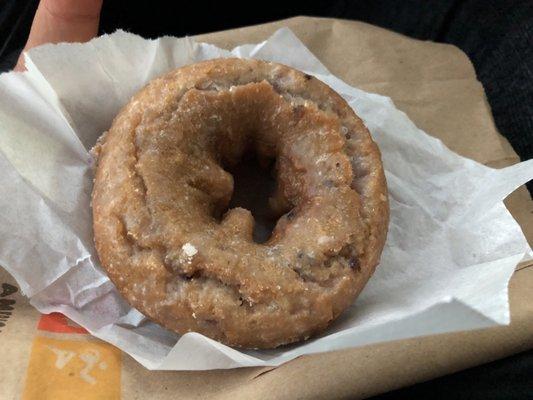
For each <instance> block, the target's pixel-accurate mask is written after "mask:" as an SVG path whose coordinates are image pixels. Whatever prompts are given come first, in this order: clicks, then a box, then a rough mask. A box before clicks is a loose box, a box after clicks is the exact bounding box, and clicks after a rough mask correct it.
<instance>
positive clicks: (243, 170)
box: [226, 155, 278, 243]
mask: <svg viewBox="0 0 533 400" xmlns="http://www.w3.org/2000/svg"><path fill="white" fill-rule="evenodd" d="M226 170H227V171H228V172H229V173H230V174H232V175H233V181H234V187H233V196H232V198H231V201H230V204H229V209H231V208H235V207H242V208H246V209H247V210H250V211H251V212H252V215H253V216H254V220H255V224H254V234H253V238H254V241H255V242H256V243H264V242H266V241H267V240H268V239H269V238H270V235H271V234H272V230H273V229H274V226H275V225H276V222H277V217H278V216H277V215H273V214H272V211H271V209H270V207H269V204H268V199H269V197H270V196H271V195H272V193H273V192H274V190H275V188H276V179H275V177H274V174H273V162H271V163H270V165H269V166H268V167H267V168H263V167H261V165H260V164H259V162H258V160H257V158H256V157H255V156H254V155H247V156H245V157H244V158H243V159H242V160H241V161H240V162H239V163H238V164H237V165H235V166H231V167H227V168H226Z"/></svg>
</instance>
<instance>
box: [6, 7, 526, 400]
mask: <svg viewBox="0 0 533 400" xmlns="http://www.w3.org/2000/svg"><path fill="white" fill-rule="evenodd" d="M282 26H288V27H289V28H291V29H292V30H293V31H294V33H295V34H296V35H297V36H298V37H299V38H300V39H301V40H302V41H303V42H304V43H305V45H306V46H307V47H308V48H309V49H310V50H311V51H312V52H313V53H314V54H315V55H316V56H317V57H318V58H319V59H320V60H321V61H322V62H323V63H324V64H325V65H326V66H327V67H328V68H329V70H330V71H331V72H332V73H333V74H335V75H337V76H339V77H340V78H341V79H343V80H345V81H346V82H348V83H349V84H350V85H353V86H357V87H360V88H361V89H364V90H366V91H370V92H376V93H379V94H383V95H386V96H390V97H391V98H392V99H393V100H394V102H395V104H396V106H397V107H398V108H400V109H401V110H403V111H405V112H406V113H407V114H408V115H409V117H410V118H411V119H412V120H413V121H414V122H415V123H416V124H417V125H418V126H419V127H420V128H422V129H423V130H425V131H426V132H428V133H429V134H431V135H434V136H436V137H438V138H440V139H442V140H443V141H444V143H445V144H446V145H447V146H448V147H450V148H451V149H452V150H454V151H455V152H457V153H459V154H461V155H463V156H466V157H470V158H472V159H474V160H476V161H479V162H481V163H483V164H486V165H489V166H492V167H503V166H506V165H510V164H513V163H515V162H517V161H518V157H517V156H516V154H515V153H514V151H513V150H512V148H511V147H510V146H509V144H508V142H507V141H506V140H505V139H504V138H503V137H502V136H500V135H499V134H498V132H497V130H496V128H495V126H494V123H493V120H492V117H491V113H490V109H489V106H488V104H487V102H486V99H485V95H484V92H483V88H482V86H481V84H480V83H479V82H478V81H477V79H476V75H475V71H474V69H473V67H472V64H471V63H470V61H469V60H468V58H467V57H466V55H465V54H463V53H462V52H461V51H460V50H458V49H457V48H455V47H453V46H449V45H444V44H436V43H430V42H422V41H417V40H413V39H409V38H406V37H404V36H401V35H399V34H395V33H392V32H389V31H386V30H383V29H380V28H376V27H373V26H370V25H367V24H363V23H360V22H353V21H342V20H333V19H321V18H308V17H298V18H293V19H289V20H285V21H279V22H275V23H270V24H265V25H259V26H254V27H248V28H242V29H234V30H230V31H225V32H219V33H212V34H207V35H201V36H199V37H198V39H199V40H201V41H206V42H210V43H213V44H216V45H218V46H220V47H225V48H231V47H234V46H236V45H238V44H242V43H255V42H259V41H261V40H264V39H266V38H267V37H268V36H269V35H271V34H272V33H273V32H274V31H275V30H276V29H278V28H280V27H282ZM506 204H507V206H508V207H509V209H510V210H511V212H512V214H513V215H514V217H515V218H516V219H517V221H518V222H519V223H520V225H521V226H522V229H523V230H524V232H525V234H526V237H527V238H528V240H529V242H530V243H531V242H532V241H533V223H532V220H531V213H532V212H533V202H532V201H531V199H530V197H529V194H528V193H527V191H526V190H525V189H524V188H520V189H519V190H517V191H516V192H515V193H513V194H512V195H511V196H510V197H509V198H508V199H507V201H506ZM428 262H431V260H428ZM0 284H1V285H2V287H1V289H0V339H1V340H0V378H1V380H0V399H4V398H5V399H18V398H24V399H28V400H33V399H39V400H41V399H42V400H48V399H54V400H58V399H71V398H76V399H121V398H122V399H145V398H150V399H176V398H179V399H193V398H194V399H204V398H206V399H220V400H222V399H231V400H234V399H241V398H242V399H248V398H251V399H295V398H299V399H322V398H324V399H331V398H365V397H368V396H371V395H375V394H379V393H383V392H386V391H389V390H392V389H395V388H399V387H402V386H405V385H410V384H413V383H416V382H421V381H424V380H427V379H431V378H434V377H437V376H441V375H444V374H448V373H451V372H455V371H458V370H461V369H464V368H468V367H471V366H474V365H478V364H481V363H485V362H488V361H492V360H494V359H498V358H501V357H504V356H507V355H510V354H513V353H516V352H520V351H523V350H526V349H529V348H532V347H533V304H532V303H531V302H530V301H528V298H527V296H528V294H529V293H532V292H533V265H522V266H519V267H518V268H517V272H516V273H515V275H514V276H513V278H512V280H511V284H510V301H511V319H512V322H511V325H509V326H506V327H497V328H490V329H485V330H479V331H472V332H463V333H453V334H445V335H438V336H430V337H423V338H414V339H409V340H402V341H395V342H390V343H382V344H377V345H371V346H366V347H362V348H358V349H352V350H343V351H337V352H332V353H324V354H316V355H310V356H305V357H301V358H299V359H296V360H293V361H291V362H288V363H286V364H284V365H282V366H281V367H278V368H243V369H235V370H224V371H206V372H151V371H148V370H146V369H144V368H143V367H142V366H140V365H139V364H137V363H136V362H135V361H133V360H132V359H131V358H130V357H129V356H126V355H124V354H121V352H120V351H119V350H118V349H116V348H114V347H113V346H111V345H108V344H107V343H103V342H101V341H99V340H97V339H94V338H92V337H91V336H90V335H88V334H87V333H86V332H85V331H84V329H82V328H80V327H77V326H75V325H74V324H73V323H72V322H70V321H68V320H66V318H64V317H63V316H62V315H60V314H53V315H48V316H40V315H39V313H38V312H37V311H36V310H35V309H34V308H33V307H32V306H31V305H30V304H29V303H28V301H27V300H26V299H25V298H24V297H22V296H21V295H20V293H19V292H14V290H15V289H16V287H15V283H14V280H13V279H12V278H11V277H9V276H8V274H7V273H6V272H5V271H3V270H1V269H0Z"/></svg>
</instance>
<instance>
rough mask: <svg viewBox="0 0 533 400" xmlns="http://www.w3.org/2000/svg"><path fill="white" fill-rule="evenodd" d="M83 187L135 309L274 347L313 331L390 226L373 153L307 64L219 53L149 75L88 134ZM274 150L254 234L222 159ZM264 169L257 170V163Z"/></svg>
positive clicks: (351, 289) (348, 294)
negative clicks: (93, 145) (90, 185)
mask: <svg viewBox="0 0 533 400" xmlns="http://www.w3.org/2000/svg"><path fill="white" fill-rule="evenodd" d="M98 147H99V149H98V152H99V157H98V164H97V170H96V177H95V183H94V189H93V198H92V204H93V219H94V237H95V243H96V249H97V252H98V255H99V258H100V261H101V264H102V266H103V267H104V268H105V269H106V271H107V272H108V274H109V276H110V278H111V279H112V281H113V282H114V283H115V285H116V286H117V288H118V290H119V291H120V293H121V294H122V295H123V296H124V297H125V298H126V300H127V301H128V302H129V303H130V304H131V305H132V306H133V307H135V308H137V309H138V310H140V311H141V312H142V313H143V314H145V315H147V316H148V317H150V318H151V319H153V320H154V321H156V322H158V323H159V324H161V325H163V326H164V327H166V328H168V329H171V330H174V331H176V332H178V333H186V332H191V331H194V332H200V333H202V334H204V335H206V336H209V337H211V338H213V339H216V340H219V341H221V342H223V343H226V344H228V345H232V346H238V347H246V348H273V347H276V346H279V345H282V344H287V343H291V342H295V341H298V340H303V339H307V338H308V337H310V336H312V335H314V334H316V333H318V332H321V331H323V330H324V329H325V328H326V327H327V326H328V325H329V324H330V323H331V322H332V321H333V320H334V319H335V318H336V317H337V316H338V315H339V314H340V313H341V312H342V311H343V310H345V309H346V308H347V307H348V306H350V304H351V303H352V302H353V301H354V299H355V298H356V296H357V295H358V294H359V292H360V291H361V290H362V288H363V286H364V285H365V283H366V282H367V280H368V279H369V277H370V276H371V274H372V273H373V271H374V269H375V267H376V265H377V264H378V262H379V257H380V254H381V251H382V248H383V245H384V242H385V236H386V231H387V224H388V202H387V189H386V184H385V178H384V173H383V168H382V164H381V160H380V154H379V150H378V148H377V146H376V145H375V143H374V142H373V141H372V139H371V137H370V135H369V133H368V130H367V129H366V127H365V126H364V125H363V123H362V122H361V120H360V119H359V118H358V117H357V116H356V115H355V113H354V112H353V110H352V109H351V108H350V107H349V106H348V104H347V103H346V102H345V101H344V100H343V99H342V98H341V97H340V96H339V95H338V94H337V93H335V92H334V91H333V90H332V89H330V88H329V87H328V86H326V85H325V84H324V83H322V82H320V81H319V80H317V79H316V78H313V77H311V76H309V75H305V74H303V73H302V72H300V71H297V70H294V69H292V68H289V67H286V66H283V65H280V64H274V63H267V62H263V61H257V60H242V59H216V60H211V61H206V62H202V63H199V64H194V65H190V66H186V67H183V68H179V69H177V70H174V71H172V72H170V73H168V74H166V75H164V76H162V77H160V78H158V79H155V80H153V81H151V82H150V83H149V84H148V85H147V86H146V87H145V88H144V89H142V90H141V91H140V92H138V93H137V94H136V95H135V96H134V97H133V98H132V100H131V101H130V102H129V104H127V105H126V106H125V107H124V108H123V110H122V111H121V112H120V113H119V114H118V115H117V117H116V118H115V120H114V121H113V124H112V126H111V128H110V129H109V131H108V132H107V133H106V135H105V136H104V137H103V138H102V140H101V143H100V144H99V145H98ZM247 153H255V154H256V155H257V157H258V159H259V160H260V161H261V160H262V161H264V162H265V163H266V162H267V161H268V160H274V161H273V163H274V171H275V174H276V185H277V186H276V190H275V192H274V193H273V194H272V197H271V198H270V199H269V204H270V208H271V212H272V213H275V215H276V216H277V217H279V219H278V221H277V223H276V225H275V227H274V230H273V232H272V235H271V237H270V238H269V239H268V240H267V241H266V242H265V243H256V242H254V241H253V239H252V231H253V225H254V218H253V216H252V214H251V213H250V211H248V210H246V209H243V208H233V209H230V210H228V204H229V201H230V199H231V196H232V193H233V177H232V175H231V174H229V173H228V172H227V171H226V169H225V168H227V167H228V166H231V165H234V164H236V163H238V162H239V160H240V159H241V158H242V157H243V156H244V155H245V154H247ZM265 173H266V172H265Z"/></svg>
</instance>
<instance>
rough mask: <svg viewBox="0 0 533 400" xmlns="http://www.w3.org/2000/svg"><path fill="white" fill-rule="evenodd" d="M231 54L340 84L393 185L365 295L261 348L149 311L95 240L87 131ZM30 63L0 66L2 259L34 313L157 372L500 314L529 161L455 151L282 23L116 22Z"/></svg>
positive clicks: (517, 256)
mask: <svg viewBox="0 0 533 400" xmlns="http://www.w3.org/2000/svg"><path fill="white" fill-rule="evenodd" d="M228 56H237V57H249V58H259V59H265V60H271V61H276V62H280V63H284V64H287V65H290V66H292V67H295V68H298V69H300V70H302V71H305V72H307V73H309V74H313V75H315V76H316V77H317V78H318V79H321V80H322V81H324V82H326V83H327V84H328V85H330V86H331V87H332V88H333V89H335V90H336V91H337V92H339V93H340V94H341V95H342V96H343V97H344V98H345V99H346V101H348V102H349V104H350V105H351V106H352V107H353V109H354V110H355V111H356V112H357V114H358V115H359V116H361V117H362V119H363V120H364V121H365V123H366V125H367V126H368V128H369V129H370V131H371V132H372V135H373V137H374V139H375V140H376V141H377V143H378V144H379V147H380V149H381V152H382V155H383V162H384V165H385V169H386V174H387V181H388V186H389V191H390V205H391V222H390V226H389V235H388V239H387V244H386V246H385V249H384V252H383V256H382V259H381V264H380V266H379V267H378V269H377V271H376V273H375V274H374V276H373V277H372V279H371V280H370V282H369V283H368V285H367V286H366V288H365V289H364V291H363V293H362V294H361V296H360V297H359V299H358V300H357V301H356V302H355V304H354V305H353V306H352V307H351V308H350V309H349V310H347V312H346V313H344V314H343V315H342V316H341V318H340V319H339V320H338V321H336V322H335V323H334V324H333V325H332V326H331V327H330V329H328V330H327V331H326V332H325V333H324V334H323V335H322V336H320V337H317V338H314V339H312V340H309V341H307V342H304V343H300V344H296V345H293V346H286V347H282V348H279V349H274V350H269V351H242V350H237V349H233V348H231V347H228V346H225V345H223V344H221V343H218V342H216V341H214V340H211V339H209V338H207V337H205V336H202V335H200V334H197V333H188V334H186V335H183V336H179V335H177V334H174V333H172V332H169V331H167V330H165V329H163V328H161V327H160V326H158V325H157V324H155V323H153V322H151V321H150V320H148V319H146V318H145V317H143V315H141V314H140V313H139V312H138V311H136V310H135V309H132V308H131V307H130V306H129V305H128V304H127V303H126V302H125V301H124V300H123V299H122V298H121V296H120V295H119V294H118V292H117V290H116V289H115V287H114V286H113V284H112V283H111V282H110V281H109V279H108V278H107V276H106V274H105V273H104V272H103V270H102V269H101V268H100V266H99V264H98V258H97V256H96V252H95V249H94V245H93V237H92V235H93V234H92V223H91V212H90V194H91V187H92V163H93V160H92V158H91V156H90V154H89V150H90V148H91V147H92V146H93V145H94V143H95V141H96V139H97V138H98V137H99V136H100V134H101V133H102V132H104V131H105V130H107V129H108V128H109V126H110V124H111V121H112V119H113V117H114V116H115V115H116V114H117V112H118V111H119V110H120V108H121V107H122V106H123V105H125V104H126V103H127V102H128V99H129V98H130V96H132V95H133V94H134V93H135V92H136V91H137V90H139V89H140V88H141V87H142V86H143V85H145V84H146V83H147V82H148V81H149V80H151V79H152V78H154V77H157V76H158V75H161V74H163V73H165V72H167V71H169V70H171V69H173V68H176V67H180V66H182V65H185V64H189V63H193V62H197V61H202V60H206V59H209V58H215V57H228ZM26 65H27V69H28V71H27V72H25V73H6V74H3V75H1V76H0V93H1V95H0V188H1V196H0V209H1V212H0V264H1V265H3V266H4V267H5V268H6V269H7V270H8V271H9V272H10V273H11V274H12V275H13V276H14V277H15V279H16V280H17V282H18V284H19V285H20V287H21V289H22V290H23V292H24V293H25V294H26V295H27V296H28V297H30V299H31V303H32V304H33V305H34V306H35V307H36V308H37V309H38V310H39V311H41V312H43V313H50V312H53V311H58V312H62V313H64V314H66V315H67V316H68V317H69V318H71V319H72V320H74V321H75V322H77V323H78V324H80V325H82V326H83V327H85V328H87V329H88V330H89V331H90V332H91V333H92V334H93V335H94V336H97V337H99V338H101V339H103V340H105V341H107V342H109V343H112V344H114V345H115V346H117V347H119V348H120V349H122V350H123V351H125V352H126V353H128V354H130V355H131V356H132V357H133V358H135V359H136V360H137V361H138V362H140V363H141V364H143V365H144V366H145V367H147V368H150V369H165V370H203V369H218V368H234V367H245V366H266V365H271V366H275V365H279V364H281V363H283V362H286V361H288V360H291V359H293V358H295V357H297V356H300V355H303V354H308V353H314V352H323V351H328V350H335V349H342V348H346V347H356V346H362V345H365V344H369V343H375V342H380V341H387V340H394V339H401V338H407V337H414V336H419V335H429V334H437V333H441V332H449V331H456V330H466V329H475V328H482V327H488V326H492V325H497V324H507V323H509V304H508V297H507V285H508V281H509V278H510V276H511V275H512V273H513V270H514V268H515V266H516V264H517V263H518V262H520V261H521V260H522V259H523V258H524V257H525V255H526V254H528V253H529V252H530V248H529V246H528V244H527V241H526V239H525V237H524V235H523V234H522V231H521V229H520V227H519V226H518V224H517V223H516V222H515V220H514V219H513V218H512V216H511V215H510V213H509V212H508V211H507V209H506V208H505V206H504V204H503V202H502V200H503V199H504V198H505V197H506V196H507V195H508V194H509V193H511V192H512V191H513V190H514V189H515V188H517V187H518V186H520V185H522V184H523V183H525V182H526V181H528V180H529V179H531V178H533V160H530V161H528V162H523V163H519V164H516V165H513V166H511V167H508V168H504V169H492V168H488V167H485V166H483V165H481V164H478V163H476V162H474V161H472V160H469V159H466V158H463V157H460V156H459V155H457V154H455V153H453V152H452V151H450V150H449V149H448V148H446V147H445V146H444V145H443V144H442V142H441V141H439V140H437V139H435V138H432V137H431V136H429V135H427V134H426V133H424V132H423V131H421V130H420V129H418V128H417V127H416V126H415V125H414V124H413V123H412V122H411V121H410V120H409V118H408V117H407V115H405V114H404V113H403V112H401V111H399V110H398V109H396V108H395V106H394V104H393V102H392V101H391V99H389V98H387V97H383V96H379V95H376V94H371V93H365V92H363V91H361V90H359V89H356V88H353V87H351V86H349V85H348V84H346V83H344V82H343V81H341V80H340V79H338V78H336V77H335V76H333V75H331V74H330V73H329V72H328V70H327V69H326V68H325V67H324V65H322V63H321V62H320V61H319V60H318V59H316V58H315V57H314V56H313V54H311V52H310V51H309V50H308V49H307V48H306V47H305V46H304V45H303V44H302V43H301V42H300V41H299V40H298V38H296V37H295V36H294V34H293V33H292V32H291V31H290V30H288V29H281V30H279V31H277V32H276V33H275V34H274V35H272V37H270V38H269V39H268V40H267V41H265V42H263V43H260V44H257V45H243V46H239V47H236V48H235V49H233V50H232V51H231V52H230V51H227V50H223V49H219V48H217V47H215V46H212V45H209V44H205V43H196V42H194V41H193V40H191V39H189V38H184V39H177V38H172V37H164V38H160V39H157V40H145V39H143V38H141V37H139V36H136V35H133V34H130V33H126V32H122V31H118V32H116V33H114V34H112V35H105V36H102V37H99V38H97V39H94V40H92V41H91V42H89V43H86V44H59V45H45V46H41V47H39V48H36V49H33V50H31V51H30V52H29V54H27V55H26ZM353 68H357V65H353ZM464 129H465V134H468V129H469V127H468V126H465V127H464Z"/></svg>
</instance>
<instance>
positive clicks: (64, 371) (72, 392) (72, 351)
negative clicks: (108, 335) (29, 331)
mask: <svg viewBox="0 0 533 400" xmlns="http://www.w3.org/2000/svg"><path fill="white" fill-rule="evenodd" d="M120 364H121V353H120V350H119V349H117V348H116V347H114V346H112V345H110V344H107V343H104V342H101V341H96V340H59V339H52V338H49V337H44V336H37V337H36V338H35V340H34V342H33V347H32V351H31V356H30V364H29V367H28V372H27V377H26V387H25V390H24V394H23V397H22V398H23V399H24V400H63V399H65V400H66V399H73V398H75V399H77V400H96V399H106V400H107V399H109V400H117V399H120Z"/></svg>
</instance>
